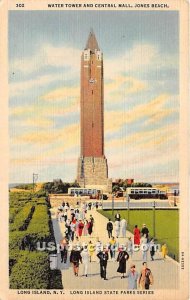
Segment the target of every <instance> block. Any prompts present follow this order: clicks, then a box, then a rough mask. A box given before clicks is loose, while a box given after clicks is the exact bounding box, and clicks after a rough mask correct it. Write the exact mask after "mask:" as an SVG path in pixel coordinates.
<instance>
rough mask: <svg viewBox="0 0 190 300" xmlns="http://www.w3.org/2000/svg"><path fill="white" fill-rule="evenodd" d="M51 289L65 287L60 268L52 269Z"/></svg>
mask: <svg viewBox="0 0 190 300" xmlns="http://www.w3.org/2000/svg"><path fill="white" fill-rule="evenodd" d="M49 282H50V287H49V288H50V289H58V290H61V289H63V284H62V275H61V271H60V270H50V281H49Z"/></svg>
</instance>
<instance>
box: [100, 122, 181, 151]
mask: <svg viewBox="0 0 190 300" xmlns="http://www.w3.org/2000/svg"><path fill="white" fill-rule="evenodd" d="M178 135H179V128H178V124H177V123H176V124H170V125H167V126H162V127H160V128H157V129H151V130H146V131H143V130H142V131H139V132H135V133H133V134H129V135H127V136H123V137H121V138H113V139H112V140H110V141H106V142H105V147H106V148H107V149H118V148H124V149H128V150H129V148H130V149H131V151H132V152H133V151H134V149H136V148H137V149H138V152H140V151H141V150H142V149H147V152H148V151H150V150H151V149H154V150H155V149H159V147H161V146H163V145H164V144H166V145H169V144H170V141H171V140H176V139H177V140H178ZM160 149H161V148H160ZM162 150H163V148H162Z"/></svg>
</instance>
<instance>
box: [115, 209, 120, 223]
mask: <svg viewBox="0 0 190 300" xmlns="http://www.w3.org/2000/svg"><path fill="white" fill-rule="evenodd" d="M120 220H121V215H120V213H119V212H118V210H117V213H116V215H115V221H119V222H120Z"/></svg>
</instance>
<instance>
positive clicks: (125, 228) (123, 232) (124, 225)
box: [120, 219, 127, 238]
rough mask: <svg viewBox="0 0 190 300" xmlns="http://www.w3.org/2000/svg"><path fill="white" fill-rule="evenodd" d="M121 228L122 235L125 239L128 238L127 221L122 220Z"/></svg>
mask: <svg viewBox="0 0 190 300" xmlns="http://www.w3.org/2000/svg"><path fill="white" fill-rule="evenodd" d="M120 226H121V235H122V237H123V238H126V230H127V221H126V220H125V219H122V220H121V222H120Z"/></svg>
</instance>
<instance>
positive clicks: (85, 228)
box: [83, 219, 88, 236]
mask: <svg viewBox="0 0 190 300" xmlns="http://www.w3.org/2000/svg"><path fill="white" fill-rule="evenodd" d="M83 235H84V236H87V235H88V221H87V220H86V219H85V220H84V228H83Z"/></svg>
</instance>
